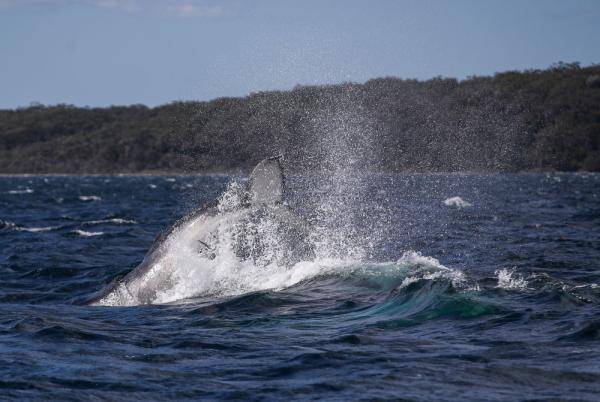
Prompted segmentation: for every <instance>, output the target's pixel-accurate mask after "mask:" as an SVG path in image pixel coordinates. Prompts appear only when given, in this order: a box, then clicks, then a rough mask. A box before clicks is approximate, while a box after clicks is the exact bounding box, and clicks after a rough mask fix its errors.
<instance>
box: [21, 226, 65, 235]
mask: <svg viewBox="0 0 600 402" xmlns="http://www.w3.org/2000/svg"><path fill="white" fill-rule="evenodd" d="M54 229H58V226H45V227H40V228H36V227H33V228H26V227H22V226H18V227H17V228H16V230H17V231H19V232H31V233H37V232H49V231H50V230H54Z"/></svg>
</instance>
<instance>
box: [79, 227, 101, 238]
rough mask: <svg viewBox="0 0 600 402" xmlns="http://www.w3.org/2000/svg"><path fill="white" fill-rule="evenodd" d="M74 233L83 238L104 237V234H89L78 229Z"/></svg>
mask: <svg viewBox="0 0 600 402" xmlns="http://www.w3.org/2000/svg"><path fill="white" fill-rule="evenodd" d="M73 233H75V234H77V235H79V236H82V237H92V236H102V235H103V234H104V232H87V231H85V230H80V229H76V230H74V231H73Z"/></svg>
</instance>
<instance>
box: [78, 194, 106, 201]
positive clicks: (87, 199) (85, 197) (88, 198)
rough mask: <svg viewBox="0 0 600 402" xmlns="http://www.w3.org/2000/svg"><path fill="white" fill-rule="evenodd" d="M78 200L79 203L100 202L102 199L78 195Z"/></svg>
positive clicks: (94, 196)
mask: <svg viewBox="0 0 600 402" xmlns="http://www.w3.org/2000/svg"><path fill="white" fill-rule="evenodd" d="M79 199H80V200H81V201H101V200H102V197H99V196H97V195H80V196H79Z"/></svg>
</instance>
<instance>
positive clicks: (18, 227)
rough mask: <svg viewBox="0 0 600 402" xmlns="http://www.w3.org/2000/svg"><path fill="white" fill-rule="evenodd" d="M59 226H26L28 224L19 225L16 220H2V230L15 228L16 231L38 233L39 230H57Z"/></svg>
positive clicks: (0, 224) (0, 222)
mask: <svg viewBox="0 0 600 402" xmlns="http://www.w3.org/2000/svg"><path fill="white" fill-rule="evenodd" d="M58 228H59V226H43V227H26V226H21V225H17V224H16V223H14V222H10V221H3V220H0V230H14V231H16V232H31V233H37V232H48V231H51V230H55V229H58Z"/></svg>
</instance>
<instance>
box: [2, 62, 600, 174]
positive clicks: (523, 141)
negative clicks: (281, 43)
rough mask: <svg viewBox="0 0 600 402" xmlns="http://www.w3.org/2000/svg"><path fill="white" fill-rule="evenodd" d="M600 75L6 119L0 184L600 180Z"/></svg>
mask: <svg viewBox="0 0 600 402" xmlns="http://www.w3.org/2000/svg"><path fill="white" fill-rule="evenodd" d="M599 146H600V66H598V65H595V66H591V67H580V66H579V65H577V64H557V65H554V66H552V67H551V68H549V69H546V70H530V71H525V72H505V73H499V74H496V75H495V76H493V77H472V78H469V79H467V80H463V81H457V80H455V79H449V78H434V79H431V80H428V81H416V80H403V79H398V78H379V79H373V80H370V81H367V82H366V83H364V84H354V83H346V84H340V85H331V86H298V87H296V88H295V89H293V90H291V91H274V92H260V93H255V94H251V95H249V96H247V97H244V98H220V99H215V100H212V101H210V102H175V103H171V104H168V105H164V106H160V107H155V108H147V107H145V106H142V105H133V106H127V107H121V106H119V107H109V108H79V107H74V106H68V105H57V106H41V105H37V106H32V107H28V108H20V109H16V110H0V173H117V172H143V171H146V172H157V171H162V172H167V171H168V172H182V171H186V172H189V171H193V172H227V171H234V170H244V171H247V170H248V169H249V168H250V167H251V166H253V165H254V164H255V163H256V162H257V161H258V160H260V159H262V158H263V157H265V156H268V155H272V154H275V153H281V152H283V153H285V155H286V158H287V160H288V161H293V162H295V164H294V166H298V167H299V168H307V169H310V168H312V167H323V166H325V167H332V166H335V165H336V163H337V164H339V163H340V161H341V162H343V163H345V164H346V165H347V166H351V165H352V164H358V165H362V166H363V167H365V168H368V169H371V170H382V171H406V170H408V171H522V170H561V171H575V170H591V171H599V170H600V150H599Z"/></svg>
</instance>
